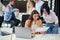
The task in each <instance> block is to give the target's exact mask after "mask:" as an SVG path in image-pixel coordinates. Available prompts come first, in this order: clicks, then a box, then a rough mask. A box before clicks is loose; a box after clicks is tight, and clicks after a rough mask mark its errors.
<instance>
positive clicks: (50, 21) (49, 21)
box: [41, 5, 58, 33]
mask: <svg viewBox="0 0 60 40" xmlns="http://www.w3.org/2000/svg"><path fill="white" fill-rule="evenodd" d="M41 13H43V18H44V20H45V22H46V27H50V29H49V30H48V31H47V33H58V27H57V25H58V17H57V16H56V14H55V12H53V11H52V10H50V8H49V6H48V5H47V6H46V5H43V6H42V10H41ZM54 25H55V26H54Z"/></svg>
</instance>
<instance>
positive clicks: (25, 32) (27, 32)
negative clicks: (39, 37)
mask: <svg viewBox="0 0 60 40" xmlns="http://www.w3.org/2000/svg"><path fill="white" fill-rule="evenodd" d="M15 35H16V37H18V38H32V34H31V29H29V28H25V27H15Z"/></svg>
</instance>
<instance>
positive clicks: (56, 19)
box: [51, 11, 59, 23]
mask: <svg viewBox="0 0 60 40" xmlns="http://www.w3.org/2000/svg"><path fill="white" fill-rule="evenodd" d="M51 12H52V14H53V18H54V20H55V22H57V23H58V22H59V21H58V17H57V16H56V14H55V12H53V11H51Z"/></svg>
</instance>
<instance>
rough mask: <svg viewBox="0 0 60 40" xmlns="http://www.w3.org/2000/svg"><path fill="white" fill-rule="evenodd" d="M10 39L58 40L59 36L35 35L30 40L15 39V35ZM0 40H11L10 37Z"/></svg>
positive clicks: (0, 37) (19, 39)
mask: <svg viewBox="0 0 60 40" xmlns="http://www.w3.org/2000/svg"><path fill="white" fill-rule="evenodd" d="M12 37H13V38H12V40H60V34H44V35H35V37H34V38H32V39H24V38H16V36H15V34H13V35H12ZM0 40H11V36H10V35H8V36H0Z"/></svg>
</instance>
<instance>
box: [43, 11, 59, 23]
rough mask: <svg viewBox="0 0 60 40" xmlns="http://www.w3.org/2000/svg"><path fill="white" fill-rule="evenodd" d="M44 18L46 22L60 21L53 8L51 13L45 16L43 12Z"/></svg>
mask: <svg viewBox="0 0 60 40" xmlns="http://www.w3.org/2000/svg"><path fill="white" fill-rule="evenodd" d="M43 18H44V20H45V21H46V23H54V22H58V17H57V16H56V14H55V13H54V12H53V11H52V10H50V14H49V15H47V16H45V14H44V13H43Z"/></svg>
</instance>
